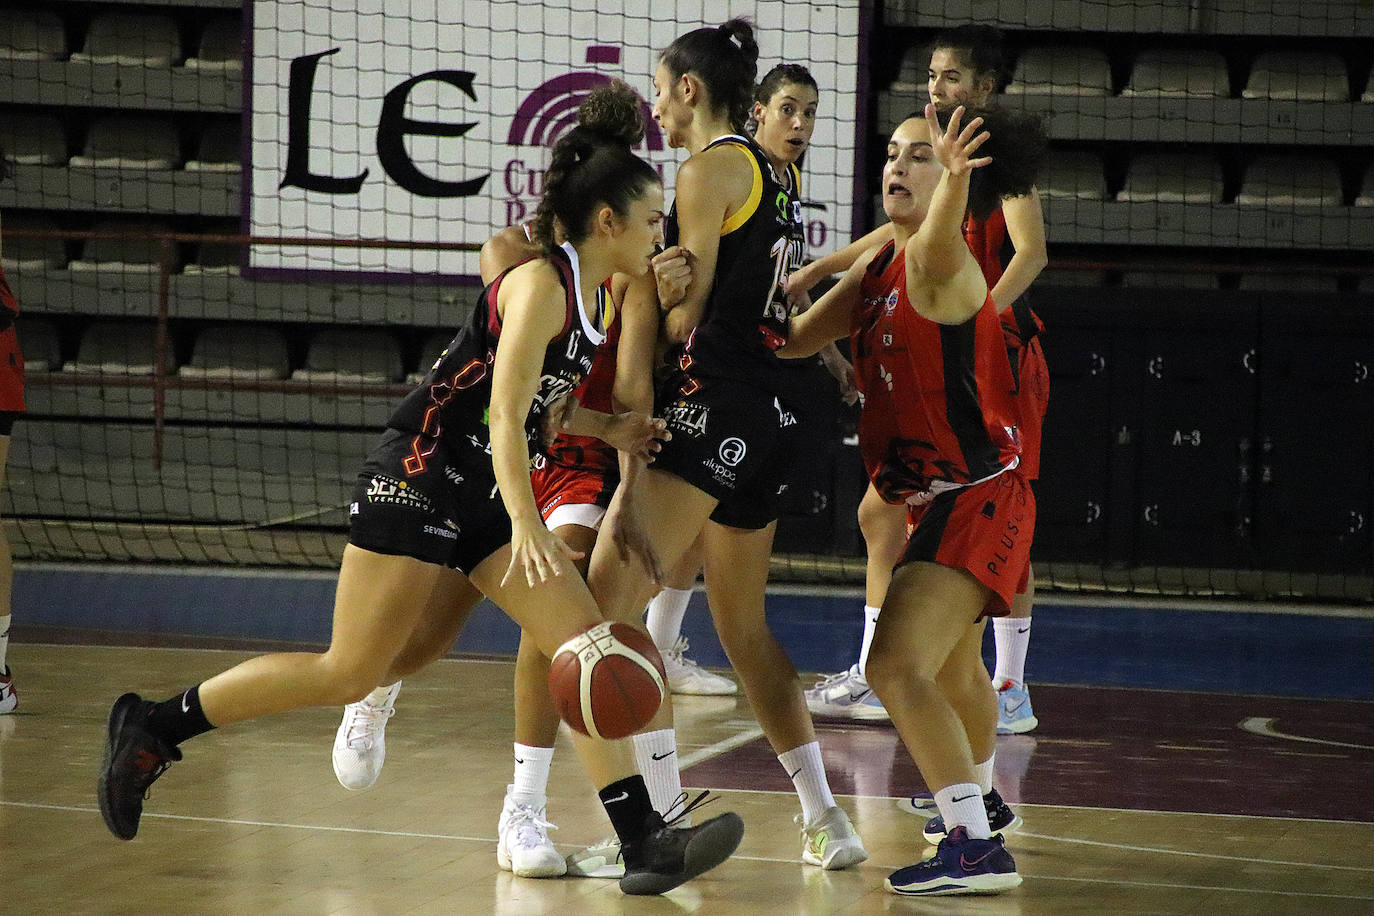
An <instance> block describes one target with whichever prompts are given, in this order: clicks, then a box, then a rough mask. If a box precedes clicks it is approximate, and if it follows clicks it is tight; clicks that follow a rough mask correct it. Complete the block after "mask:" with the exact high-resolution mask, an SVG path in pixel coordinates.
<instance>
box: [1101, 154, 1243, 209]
mask: <svg viewBox="0 0 1374 916" xmlns="http://www.w3.org/2000/svg"><path fill="white" fill-rule="evenodd" d="M1222 189H1223V184H1222V174H1221V163H1220V162H1218V161H1217V160H1216V159H1214V158H1212V157H1211V156H1209V155H1207V154H1205V153H1142V154H1140V155H1138V156H1136V157H1135V158H1134V159H1132V160H1131V164H1130V168H1129V169H1128V170H1127V172H1126V183H1125V185H1124V186H1123V187H1122V189H1121V190H1120V191H1119V192H1118V193H1117V195H1116V198H1117V200H1124V201H1131V202H1139V201H1155V202H1160V203H1189V204H1195V203H1214V204H1215V203H1221V196H1222Z"/></svg>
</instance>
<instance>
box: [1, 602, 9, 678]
mask: <svg viewBox="0 0 1374 916" xmlns="http://www.w3.org/2000/svg"><path fill="white" fill-rule="evenodd" d="M9 650H10V615H9V614H6V615H5V616H4V617H0V674H3V673H4V671H5V654H6V653H7V652H9Z"/></svg>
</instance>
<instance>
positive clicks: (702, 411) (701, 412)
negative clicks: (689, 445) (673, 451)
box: [663, 401, 711, 439]
mask: <svg viewBox="0 0 1374 916" xmlns="http://www.w3.org/2000/svg"><path fill="white" fill-rule="evenodd" d="M710 413H711V411H710V408H708V407H706V406H705V405H704V404H693V403H691V402H690V401H679V402H678V403H676V404H674V405H673V406H671V407H669V408H668V409H667V410H665V411H663V419H664V420H666V421H667V423H668V425H669V426H671V427H672V428H673V432H675V433H676V432H681V433H686V434H687V435H689V436H691V437H692V438H693V439H700V438H701V437H702V436H704V435H706V418H707V417H708V416H709V415H710Z"/></svg>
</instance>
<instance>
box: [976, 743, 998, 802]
mask: <svg viewBox="0 0 1374 916" xmlns="http://www.w3.org/2000/svg"><path fill="white" fill-rule="evenodd" d="M996 758H997V754H996V752H994V753H993V755H992V756H991V757H989V758H988V759H987V760H984V761H983V762H982V763H976V764H974V765H973V773H974V775H975V776H977V777H978V788H980V789H982V790H983V794H984V795H987V794H988V793H989V792H991V791H992V761H993V760H995V759H996Z"/></svg>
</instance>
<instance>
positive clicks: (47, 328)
mask: <svg viewBox="0 0 1374 916" xmlns="http://www.w3.org/2000/svg"><path fill="white" fill-rule="evenodd" d="M15 330H16V331H17V332H18V334H19V349H20V351H21V352H22V353H23V354H24V371H25V372H27V373H30V374H37V373H40V372H60V371H61V369H62V348H61V346H59V344H58V339H57V328H56V327H54V326H53V324H52V322H51V321H44V320H43V319H42V318H33V317H30V316H28V315H23V314H21V315H20V316H19V320H18V321H17V322H16V323H15Z"/></svg>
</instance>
